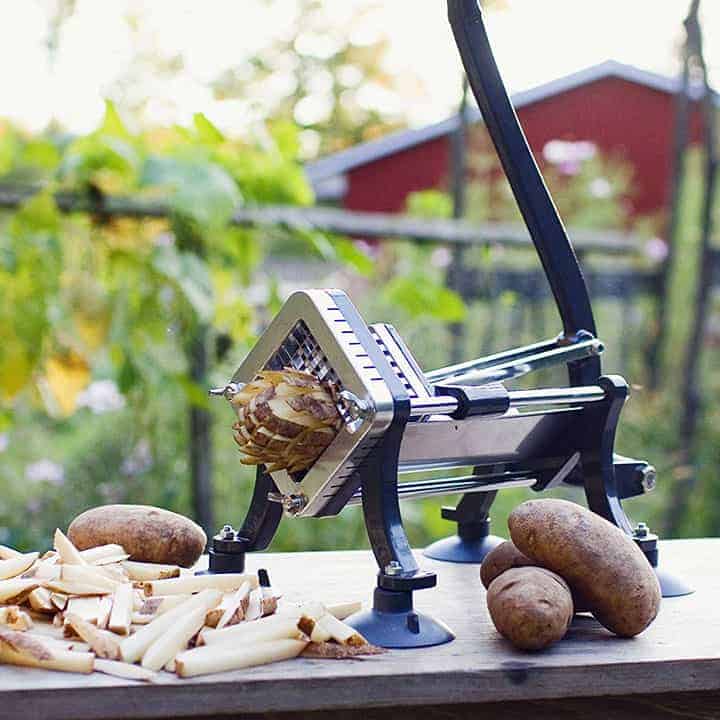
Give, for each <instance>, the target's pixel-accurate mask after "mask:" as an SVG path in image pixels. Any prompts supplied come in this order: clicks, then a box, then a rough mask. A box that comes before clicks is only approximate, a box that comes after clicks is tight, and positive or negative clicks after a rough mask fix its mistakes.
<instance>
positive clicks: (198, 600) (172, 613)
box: [121, 590, 222, 662]
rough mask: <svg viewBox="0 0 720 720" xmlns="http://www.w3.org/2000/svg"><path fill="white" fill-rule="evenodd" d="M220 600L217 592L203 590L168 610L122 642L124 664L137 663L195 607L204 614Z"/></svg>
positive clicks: (219, 594)
mask: <svg viewBox="0 0 720 720" xmlns="http://www.w3.org/2000/svg"><path fill="white" fill-rule="evenodd" d="M221 599H222V594H221V593H220V591H219V590H203V591H202V592H200V593H198V594H197V595H195V596H194V597H191V598H190V599H189V600H186V601H185V602H184V603H182V604H180V605H178V606H177V607H174V608H173V609H172V610H168V612H166V613H165V614H164V615H161V616H160V617H159V618H157V619H155V620H153V621H152V622H151V623H150V624H149V625H145V626H144V627H142V628H141V629H140V630H138V631H137V632H136V633H135V634H134V635H130V637H127V638H125V640H123V641H122V644H121V651H122V659H123V660H124V661H125V662H137V661H138V660H139V659H140V658H141V657H142V656H143V654H144V653H145V651H146V650H147V649H148V648H149V647H150V646H151V645H152V644H153V643H154V642H155V640H157V639H158V638H159V637H160V636H161V635H162V634H163V633H165V632H167V630H168V629H169V628H171V627H172V626H173V625H174V624H175V623H176V622H178V620H179V619H180V618H182V617H185V616H186V615H187V614H188V613H189V612H192V611H193V610H195V608H197V607H202V608H203V609H204V612H207V611H208V610H210V609H211V608H213V607H215V606H216V605H217V604H218V603H219V602H220V600H221Z"/></svg>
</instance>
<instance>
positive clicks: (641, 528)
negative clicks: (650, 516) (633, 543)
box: [633, 522, 650, 537]
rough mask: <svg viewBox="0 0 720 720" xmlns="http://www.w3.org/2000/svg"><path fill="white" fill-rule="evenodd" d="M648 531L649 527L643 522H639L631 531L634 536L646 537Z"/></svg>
mask: <svg viewBox="0 0 720 720" xmlns="http://www.w3.org/2000/svg"><path fill="white" fill-rule="evenodd" d="M649 533H650V528H649V527H648V526H647V525H646V524H645V523H644V522H639V523H638V524H637V525H636V526H635V531H634V532H633V534H634V535H635V537H647V536H648V534H649Z"/></svg>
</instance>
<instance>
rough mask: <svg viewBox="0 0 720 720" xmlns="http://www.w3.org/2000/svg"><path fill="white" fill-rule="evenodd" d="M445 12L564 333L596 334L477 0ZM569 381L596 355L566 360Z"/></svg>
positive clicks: (459, 0) (591, 377)
mask: <svg viewBox="0 0 720 720" xmlns="http://www.w3.org/2000/svg"><path fill="white" fill-rule="evenodd" d="M448 17H449V19H450V25H451V26H452V30H453V34H454V36H455V42H456V44H457V46H458V50H459V51H460V57H461V58H462V62H463V65H464V67H465V72H466V73H467V77H468V81H469V83H470V87H471V88H472V91H473V94H474V95H475V99H476V100H477V104H478V107H479V108H480V111H481V113H482V116H483V119H484V121H485V125H486V126H487V129H488V132H489V133H490V137H491V139H492V141H493V145H494V146H495V150H496V151H497V154H498V156H499V158H500V162H501V163H502V166H503V169H504V170H505V174H506V175H507V178H508V180H509V182H510V186H511V188H512V191H513V194H514V195H515V200H516V201H517V204H518V207H519V208H520V212H521V213H522V216H523V219H524V220H525V224H526V225H527V228H528V231H529V232H530V237H531V238H532V240H533V243H534V244H535V248H536V250H537V253H538V255H539V256H540V262H541V263H542V266H543V269H544V271H545V275H546V276H547V279H548V282H549V283H550V288H551V290H552V293H553V296H554V297H555V302H556V303H557V307H558V310H559V312H560V317H561V318H562V323H563V328H564V331H565V334H566V335H569V336H574V335H576V334H577V333H578V332H579V331H581V330H586V331H588V332H590V333H591V334H592V335H596V334H597V333H596V330H595V320H594V318H593V313H592V307H591V305H590V296H589V294H588V290H587V286H586V284H585V278H584V277H583V274H582V270H581V269H580V265H579V263H578V260H577V257H576V256H575V252H574V250H573V248H572V245H571V244H570V240H569V239H568V236H567V233H566V231H565V227H564V225H563V223H562V220H561V219H560V216H559V215H558V211H557V209H556V208H555V204H554V203H553V201H552V199H551V197H550V193H549V192H548V189H547V187H546V185H545V181H544V180H543V177H542V175H541V174H540V170H539V169H538V166H537V164H536V162H535V158H534V157H533V154H532V151H531V150H530V147H529V145H528V143H527V140H526V138H525V134H524V133H523V130H522V127H521V126H520V122H519V121H518V118H517V115H516V114H515V109H514V108H513V106H512V103H511V102H510V98H509V97H508V94H507V91H506V89H505V86H504V84H503V81H502V78H501V77H500V72H499V71H498V68H497V64H496V63H495V58H494V57H493V53H492V49H491V47H490V42H489V40H488V36H487V32H486V30H485V26H484V24H483V19H482V13H481V11H480V7H479V5H478V2H477V0H448ZM568 369H569V372H570V381H571V383H572V384H573V385H583V384H590V383H592V382H594V381H595V380H596V379H597V378H598V377H599V376H600V374H601V370H600V359H599V358H598V357H597V356H593V357H589V358H586V359H584V360H581V361H578V362H576V363H573V364H571V365H568Z"/></svg>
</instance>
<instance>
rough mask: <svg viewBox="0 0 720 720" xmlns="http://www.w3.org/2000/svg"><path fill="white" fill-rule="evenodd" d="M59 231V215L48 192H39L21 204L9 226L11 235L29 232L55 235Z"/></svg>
mask: <svg viewBox="0 0 720 720" xmlns="http://www.w3.org/2000/svg"><path fill="white" fill-rule="evenodd" d="M59 229H60V213H59V211H58V207H57V205H56V204H55V198H54V197H53V195H52V193H51V192H49V191H43V192H39V193H37V194H35V195H33V196H32V197H31V198H30V199H29V200H27V201H26V202H25V203H23V205H22V206H21V207H20V209H19V210H18V211H17V212H16V213H15V215H14V217H13V219H12V222H11V226H10V232H11V233H12V234H13V235H22V234H23V233H30V232H32V233H39V232H42V233H57V232H58V231H59Z"/></svg>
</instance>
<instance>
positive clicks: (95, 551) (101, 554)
mask: <svg viewBox="0 0 720 720" xmlns="http://www.w3.org/2000/svg"><path fill="white" fill-rule="evenodd" d="M120 555H127V553H126V552H125V548H124V547H123V546H122V545H115V544H110V545H98V546H97V547H93V548H88V549H87V550H81V551H80V557H81V558H82V559H83V560H84V561H85V562H86V563H90V564H91V565H97V564H98V561H102V560H104V559H105V558H108V557H110V558H112V557H118V556H120Z"/></svg>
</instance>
